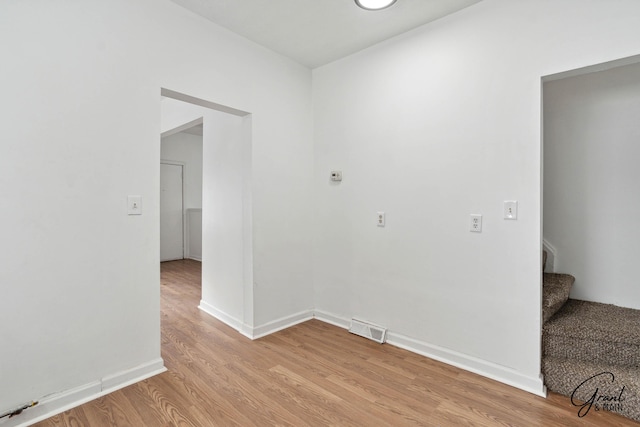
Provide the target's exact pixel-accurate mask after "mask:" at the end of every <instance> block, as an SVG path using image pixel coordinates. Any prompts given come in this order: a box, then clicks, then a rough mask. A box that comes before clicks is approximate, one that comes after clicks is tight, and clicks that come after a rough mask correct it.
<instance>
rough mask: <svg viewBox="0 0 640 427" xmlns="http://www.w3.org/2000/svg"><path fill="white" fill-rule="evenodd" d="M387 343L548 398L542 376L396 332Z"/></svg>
mask: <svg viewBox="0 0 640 427" xmlns="http://www.w3.org/2000/svg"><path fill="white" fill-rule="evenodd" d="M387 342H388V343H389V344H391V345H393V346H395V347H399V348H402V349H405V350H408V351H411V352H413V353H417V354H420V355H422V356H425V357H428V358H430V359H434V360H437V361H439V362H443V363H446V364H447V365H452V366H455V367H457V368H460V369H464V370H465V371H469V372H473V373H475V374H478V375H481V376H483V377H487V378H490V379H492V380H496V381H498V382H501V383H504V384H507V385H510V386H512V387H515V388H519V389H521V390H524V391H528V392H529V393H532V394H535V395H537V396H542V397H546V396H547V388H546V387H545V385H544V382H543V380H542V375H538V376H537V377H529V376H526V375H523V374H522V373H520V372H518V371H516V370H514V369H511V368H508V367H506V366H501V365H497V364H495V363H491V362H487V361H486V360H482V359H478V358H477V357H472V356H469V355H466V354H462V353H458V352H456V351H453V350H449V349H446V348H443V347H439V346H436V345H432V344H427V343H425V342H422V341H418V340H416V339H413V338H409V337H406V336H404V335H400V334H397V333H394V332H387Z"/></svg>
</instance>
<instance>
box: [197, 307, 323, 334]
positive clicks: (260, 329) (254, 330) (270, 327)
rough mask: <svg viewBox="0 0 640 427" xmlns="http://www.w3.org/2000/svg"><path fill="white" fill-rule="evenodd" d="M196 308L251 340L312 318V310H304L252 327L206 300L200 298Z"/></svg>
mask: <svg viewBox="0 0 640 427" xmlns="http://www.w3.org/2000/svg"><path fill="white" fill-rule="evenodd" d="M198 308H199V309H200V310H202V311H204V312H205V313H207V314H208V315H210V316H213V317H215V318H216V319H218V320H219V321H221V322H222V323H224V324H226V325H227V326H229V327H231V328H233V329H235V330H236V331H238V332H240V333H241V334H242V335H244V336H245V337H247V338H249V339H252V340H255V339H258V338H262V337H264V336H267V335H269V334H272V333H274V332H278V331H281V330H283V329H286V328H289V327H291V326H293V325H297V324H298V323H302V322H306V321H307V320H310V319H312V318H313V310H305V311H301V312H300V313H296V314H292V315H291V316H286V317H283V318H281V319H276V320H273V321H271V322H269V323H266V324H264V325H261V326H256V327H252V326H249V325H246V324H245V323H243V322H242V321H240V320H239V319H236V318H235V317H233V316H230V315H229V314H227V313H225V312H223V311H221V310H219V309H217V308H216V307H214V306H212V305H211V304H209V303H207V302H206V301H203V300H200V305H199V306H198Z"/></svg>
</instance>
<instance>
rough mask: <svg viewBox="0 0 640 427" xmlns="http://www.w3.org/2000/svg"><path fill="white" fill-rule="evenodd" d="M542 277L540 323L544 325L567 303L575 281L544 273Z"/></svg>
mask: <svg viewBox="0 0 640 427" xmlns="http://www.w3.org/2000/svg"><path fill="white" fill-rule="evenodd" d="M542 277H543V280H542V322H543V323H546V322H547V321H548V320H549V319H551V317H552V316H553V315H554V314H555V313H556V312H557V311H558V310H560V308H561V307H562V306H563V305H564V303H565V302H567V300H568V299H569V293H570V292H571V286H573V282H575V280H576V279H575V278H574V277H573V276H571V275H570V274H559V273H544V274H543V275H542Z"/></svg>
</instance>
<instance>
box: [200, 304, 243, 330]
mask: <svg viewBox="0 0 640 427" xmlns="http://www.w3.org/2000/svg"><path fill="white" fill-rule="evenodd" d="M198 308H199V309H200V310H202V311H204V312H205V313H207V314H208V315H209V316H213V317H215V318H216V319H218V320H219V321H221V322H222V323H224V324H225V325H227V326H229V327H231V328H233V329H235V330H236V331H238V332H240V333H241V334H242V335H244V336H245V337H247V338H249V339H253V335H252V333H251V330H252V328H251V327H250V326H248V325H245V324H244V323H243V322H242V321H240V320H239V319H236V318H235V317H233V316H231V315H229V314H227V313H225V312H224V311H222V310H219V309H217V308H216V307H214V306H212V305H211V304H209V303H208V302H206V301H204V300H200V305H198Z"/></svg>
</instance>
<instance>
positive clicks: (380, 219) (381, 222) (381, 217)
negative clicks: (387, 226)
mask: <svg viewBox="0 0 640 427" xmlns="http://www.w3.org/2000/svg"><path fill="white" fill-rule="evenodd" d="M376 216H377V218H378V221H377V224H378V227H384V223H385V215H384V212H376Z"/></svg>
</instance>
